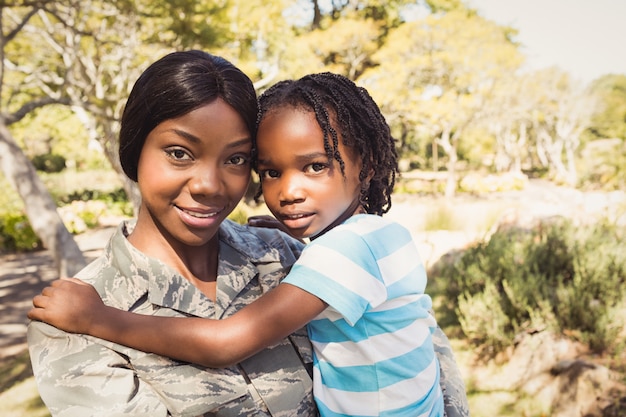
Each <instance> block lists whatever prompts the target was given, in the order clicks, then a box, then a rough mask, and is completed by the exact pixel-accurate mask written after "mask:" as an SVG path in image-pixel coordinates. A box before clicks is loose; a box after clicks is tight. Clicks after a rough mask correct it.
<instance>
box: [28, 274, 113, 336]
mask: <svg viewBox="0 0 626 417" xmlns="http://www.w3.org/2000/svg"><path fill="white" fill-rule="evenodd" d="M33 306H34V308H32V309H31V310H30V311H29V312H28V318H29V319H31V320H40V321H43V322H46V323H48V324H51V325H53V326H55V327H57V328H59V329H61V330H64V331H66V332H70V333H85V334H88V333H89V329H90V326H91V325H92V324H93V322H94V319H95V318H96V317H98V315H99V314H100V311H101V310H102V309H103V308H104V307H105V306H104V303H103V302H102V300H101V299H100V296H99V295H98V292H97V291H96V289H95V288H94V287H92V286H91V285H89V284H87V283H85V282H83V281H81V280H79V279H76V278H63V279H58V280H55V281H53V282H52V283H51V284H50V286H49V287H46V288H44V289H43V291H42V292H41V294H40V295H37V296H35V298H33Z"/></svg>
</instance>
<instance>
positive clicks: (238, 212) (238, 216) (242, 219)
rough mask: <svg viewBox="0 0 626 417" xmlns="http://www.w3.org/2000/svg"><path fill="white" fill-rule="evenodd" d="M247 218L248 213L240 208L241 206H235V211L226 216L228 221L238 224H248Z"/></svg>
mask: <svg viewBox="0 0 626 417" xmlns="http://www.w3.org/2000/svg"><path fill="white" fill-rule="evenodd" d="M248 217H249V214H248V212H247V211H246V209H244V208H243V207H241V205H239V206H237V208H235V210H233V212H232V213H230V214H229V215H228V218H229V219H230V220H232V221H234V222H235V223H239V224H246V223H248Z"/></svg>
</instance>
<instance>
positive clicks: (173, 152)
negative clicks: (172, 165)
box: [165, 148, 191, 161]
mask: <svg viewBox="0 0 626 417" xmlns="http://www.w3.org/2000/svg"><path fill="white" fill-rule="evenodd" d="M165 153H167V154H168V155H169V157H170V158H172V159H175V160H178V161H182V160H187V159H191V155H189V153H188V152H187V151H186V150H184V149H180V148H171V149H166V150H165Z"/></svg>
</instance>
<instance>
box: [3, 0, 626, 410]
mask: <svg viewBox="0 0 626 417" xmlns="http://www.w3.org/2000/svg"><path fill="white" fill-rule="evenodd" d="M624 18H626V3H625V2H623V1H620V0H598V1H595V2H589V1H583V0H569V1H565V0H544V1H539V0H527V1H524V2H520V1H514V0H467V1H461V0H432V1H410V0H398V1H380V0H372V1H352V0H264V1H260V0H246V1H242V0H220V1H205V0H175V1H172V0H169V1H165V0H150V1H147V0H146V1H143V0H137V1H131V0H119V1H118V0H107V1H91V0H71V1H44V0H41V1H21V0H19V1H10V2H1V3H0V19H1V27H0V29H1V32H2V34H1V36H0V53H1V54H2V59H1V60H0V168H1V170H0V188H1V189H2V190H3V192H2V193H0V315H1V316H2V317H3V318H1V319H0V338H1V340H0V351H1V352H3V353H1V354H0V414H1V415H3V416H47V415H49V414H48V411H47V410H46V408H45V406H44V405H43V404H42V403H41V400H40V399H39V397H38V394H37V391H36V387H35V384H34V381H33V378H32V371H31V370H30V364H29V362H28V354H27V352H26V350H25V345H24V332H25V326H26V319H25V317H24V314H25V312H26V311H27V309H28V306H29V305H30V298H31V297H32V296H33V295H35V294H36V293H37V292H38V291H39V290H40V289H41V288H42V287H43V286H45V285H46V283H47V282H49V281H50V280H52V279H54V278H56V277H58V276H59V275H72V274H74V273H76V272H77V271H78V270H79V269H80V268H82V267H83V266H84V265H85V263H86V262H87V261H88V260H89V259H92V258H93V257H94V256H96V255H97V254H98V250H100V249H101V248H102V245H103V244H104V243H105V242H106V239H107V237H108V233H109V232H110V230H111V228H113V227H114V226H115V225H116V224H117V223H118V222H119V220H120V219H123V218H127V217H131V216H133V213H134V209H135V207H137V191H136V189H135V187H134V184H133V183H132V182H129V181H128V180H127V179H126V178H125V177H124V176H123V174H122V173H121V169H120V166H119V162H118V160H117V133H118V129H119V120H120V116H121V112H122V109H123V107H124V103H125V100H126V97H127V95H128V94H129V92H130V88H131V87H132V85H133V83H134V82H135V80H136V79H137V77H138V76H139V74H141V72H142V71H143V70H144V69H145V68H146V67H147V66H148V65H149V64H150V63H151V62H153V61H154V60H156V59H158V58H160V57H161V56H163V55H165V54H166V53H168V52H171V51H174V50H184V49H192V48H194V49H203V50H206V51H208V52H211V53H213V54H217V55H221V56H223V57H225V58H227V59H229V60H230V61H232V62H233V63H234V64H236V65H237V66H239V67H240V68H241V69H242V70H244V72H246V73H247V74H248V75H249V76H250V77H251V78H252V80H253V81H254V83H255V87H256V88H257V92H258V93H259V94H260V93H262V92H263V91H264V90H265V89H266V88H268V87H269V86H271V85H272V84H274V83H276V82H278V81H280V80H283V79H286V78H297V77H300V76H303V75H305V74H307V73H311V72H321V71H332V72H337V73H341V74H343V75H345V76H347V77H349V78H350V79H352V80H354V81H355V82H356V83H357V84H359V85H361V86H363V87H365V88H367V89H368V91H369V92H370V94H371V95H372V96H373V98H374V99H375V100H376V102H377V103H378V104H379V106H380V108H381V109H382V111H383V113H384V115H385V116H386V118H387V121H388V122H389V124H390V126H391V128H392V132H393V133H394V136H395V137H396V138H397V147H398V151H399V153H400V156H401V170H402V176H401V178H400V180H399V181H398V184H397V187H396V191H395V195H396V197H395V200H394V206H393V208H392V210H391V212H390V213H389V215H390V216H394V217H395V218H396V219H397V220H398V221H401V222H403V223H404V224H406V225H407V226H408V227H410V228H411V231H412V232H413V233H414V235H415V238H416V240H417V241H418V242H419V244H420V248H421V251H422V254H423V256H424V260H425V263H426V264H427V266H428V267H429V286H430V290H429V292H431V293H432V294H433V297H434V299H435V302H436V303H435V304H436V308H437V311H436V313H437V316H438V320H439V322H440V324H441V325H442V327H443V328H444V330H445V331H446V333H447V334H448V335H449V336H450V338H451V340H452V341H453V344H454V347H455V350H456V353H457V359H458V361H459V364H460V366H461V369H462V373H463V375H464V379H465V381H466V385H467V388H468V394H469V397H470V403H471V408H472V414H473V415H475V416H571V415H589V416H595V415H598V416H624V415H626V388H625V386H624V384H625V383H626V372H625V371H626V369H625V368H626V365H625V364H626V356H625V354H624V347H625V346H626V332H625V330H624V328H625V327H624V316H625V315H624V313H625V312H626V291H625V290H624V288H626V287H625V286H624V281H625V275H626V273H625V271H626V251H624V249H623V248H624V246H623V243H624V227H625V220H624V213H626V198H625V197H624V190H625V189H626V142H625V141H626V54H624V46H623V45H624V41H625V40H626V25H624V24H623V20H624ZM252 187H254V184H253V185H252ZM253 192H254V190H253V189H251V193H250V195H252V194H253ZM263 211H264V207H263V206H262V205H256V204H255V203H254V202H253V201H252V199H251V198H246V200H245V201H243V202H242V204H241V205H240V207H239V208H238V209H237V210H236V211H235V212H234V213H233V215H232V216H231V217H232V218H233V219H234V220H236V221H240V222H245V221H246V218H247V216H249V215H251V214H257V213H259V212H263Z"/></svg>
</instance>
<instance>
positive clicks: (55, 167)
mask: <svg viewBox="0 0 626 417" xmlns="http://www.w3.org/2000/svg"><path fill="white" fill-rule="evenodd" d="M31 162H32V163H33V165H34V166H35V169H36V170H37V171H43V172H61V171H63V170H64V169H65V157H63V156H62V155H57V154H53V153H47V154H42V155H37V156H35V157H34V158H33V159H32V161H31Z"/></svg>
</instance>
